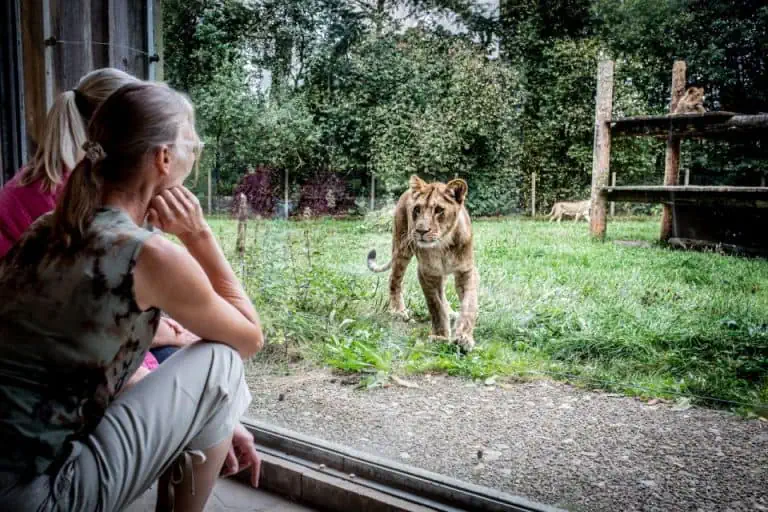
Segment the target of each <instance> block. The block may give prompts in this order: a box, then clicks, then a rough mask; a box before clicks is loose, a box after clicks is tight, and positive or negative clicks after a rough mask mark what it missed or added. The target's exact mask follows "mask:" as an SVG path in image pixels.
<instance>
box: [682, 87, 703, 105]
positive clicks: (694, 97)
mask: <svg viewBox="0 0 768 512" xmlns="http://www.w3.org/2000/svg"><path fill="white" fill-rule="evenodd" d="M685 95H686V96H688V101H689V102H691V103H698V102H701V101H703V100H704V88H703V87H689V88H688V90H687V91H686V93H685Z"/></svg>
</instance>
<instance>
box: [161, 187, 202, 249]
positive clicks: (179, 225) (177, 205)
mask: <svg viewBox="0 0 768 512" xmlns="http://www.w3.org/2000/svg"><path fill="white" fill-rule="evenodd" d="M147 220H148V221H149V222H150V223H152V225H153V226H157V227H158V228H159V229H160V230H162V231H163V232H164V233H168V234H171V235H175V236H177V237H179V238H180V239H182V241H184V238H194V237H196V236H198V235H200V234H204V233H207V232H208V231H209V229H210V228H209V227H208V223H207V222H206V221H205V217H204V216H203V209H202V207H201V206H200V201H198V199H197V197H195V195H194V194H193V193H192V192H190V191H189V190H187V189H186V188H184V187H172V188H169V189H166V190H163V191H162V192H160V193H159V194H158V195H156V196H155V197H154V198H152V201H150V203H149V210H148V211H147Z"/></svg>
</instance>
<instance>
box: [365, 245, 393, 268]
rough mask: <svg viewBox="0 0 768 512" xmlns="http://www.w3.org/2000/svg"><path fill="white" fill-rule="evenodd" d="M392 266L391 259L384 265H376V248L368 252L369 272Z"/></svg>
mask: <svg viewBox="0 0 768 512" xmlns="http://www.w3.org/2000/svg"><path fill="white" fill-rule="evenodd" d="M390 268H392V260H390V261H389V263H387V264H386V265H376V249H371V252H369V253H368V270H370V271H371V272H386V271H387V270H389V269H390Z"/></svg>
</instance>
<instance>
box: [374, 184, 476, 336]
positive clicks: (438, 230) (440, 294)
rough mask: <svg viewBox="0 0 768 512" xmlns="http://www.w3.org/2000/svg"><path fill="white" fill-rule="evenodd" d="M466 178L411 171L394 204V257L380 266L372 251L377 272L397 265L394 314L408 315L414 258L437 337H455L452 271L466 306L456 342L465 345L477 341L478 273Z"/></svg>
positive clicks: (391, 293) (391, 297) (392, 284)
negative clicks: (448, 287)
mask: <svg viewBox="0 0 768 512" xmlns="http://www.w3.org/2000/svg"><path fill="white" fill-rule="evenodd" d="M467 189H468V187H467V183H466V182H465V181H464V180H460V179H455V180H451V181H449V182H448V183H427V182H425V181H424V180H422V179H421V178H419V177H418V176H411V180H410V188H409V189H408V190H407V191H406V192H405V193H403V195H402V196H400V200H399V201H398V202H397V206H396V207H395V218H394V227H393V230H392V259H391V260H390V261H389V263H387V264H386V265H382V266H377V265H376V250H372V251H371V252H370V253H368V268H369V269H370V270H371V271H372V272H385V271H387V270H389V269H390V268H391V269H392V274H391V275H390V278H389V307H390V311H391V312H392V313H393V314H396V315H398V316H402V317H404V318H407V317H408V313H407V311H406V309H405V303H404V302H403V277H404V276H405V270H406V269H407V268H408V264H409V263H410V261H411V258H412V257H413V256H414V255H415V256H416V260H417V261H418V274H419V283H420V284H421V289H422V291H423V292H424V298H425V299H426V301H427V307H428V308H429V314H430V317H431V319H432V338H434V339H443V340H450V339H451V324H450V317H451V315H452V313H453V312H452V311H451V307H450V305H449V304H448V300H447V299H446V297H445V281H446V278H447V277H448V276H449V275H450V274H453V276H454V280H455V283H456V291H457V292H458V295H459V300H460V301H461V311H460V313H459V317H458V320H457V322H456V332H455V338H454V341H455V343H456V344H458V345H459V346H460V347H461V348H462V349H463V350H465V351H469V350H472V348H473V347H474V346H475V340H474V338H473V331H474V328H475V322H476V320H477V284H478V274H477V269H476V268H475V260H474V254H473V246H472V224H471V222H470V219H469V213H467V209H466V208H465V207H464V200H465V198H466V196H467Z"/></svg>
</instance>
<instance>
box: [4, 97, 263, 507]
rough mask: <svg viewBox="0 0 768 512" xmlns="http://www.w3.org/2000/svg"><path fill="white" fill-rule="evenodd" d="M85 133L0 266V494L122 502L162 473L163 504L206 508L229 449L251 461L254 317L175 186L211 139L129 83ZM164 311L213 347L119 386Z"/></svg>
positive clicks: (257, 332) (185, 352)
mask: <svg viewBox="0 0 768 512" xmlns="http://www.w3.org/2000/svg"><path fill="white" fill-rule="evenodd" d="M87 139H88V140H87V141H86V143H85V144H84V146H83V147H84V150H85V158H83V160H82V161H81V162H80V163H79V164H78V165H77V166H76V168H75V169H74V170H73V171H72V173H71V176H70V177H69V181H68V183H67V185H66V187H65V188H64V192H63V195H62V197H61V198H60V200H59V202H58V204H57V206H56V209H55V211H54V212H53V213H51V214H46V215H43V216H42V217H40V218H39V219H38V220H37V221H35V222H34V223H33V224H32V226H31V227H30V228H29V229H28V230H27V231H26V232H25V233H24V234H23V235H22V237H21V239H20V240H19V242H18V243H17V244H16V245H15V246H14V247H13V248H12V249H11V250H10V252H9V253H8V254H7V255H6V257H5V258H3V259H2V261H0V340H2V343H0V439H3V441H4V443H5V444H4V449H3V450H2V452H0V503H3V507H4V508H5V509H7V510H19V511H24V510H35V511H45V510H51V511H52V510H72V511H79V510H82V511H104V512H112V511H116V510H121V509H122V508H124V507H126V506H127V505H128V504H130V503H131V502H132V501H134V500H135V499H136V498H137V497H138V496H140V495H141V494H142V493H143V492H145V491H146V490H147V489H148V488H149V487H150V486H151V485H152V484H153V483H154V482H155V481H156V480H158V478H160V481H161V485H160V491H161V492H160V495H159V497H158V508H159V509H160V510H167V509H174V508H175V509H177V510H179V511H185V512H186V511H190V512H194V511H201V510H203V508H204V506H205V503H206V501H207V499H208V497H209V495H210V493H211V490H212V489H213V486H214V483H215V481H216V478H217V477H218V476H219V474H220V472H221V469H222V465H223V464H224V460H225V458H226V457H227V455H228V451H229V450H230V447H233V448H234V449H233V451H234V453H235V454H236V455H237V456H238V458H239V460H238V461H237V463H238V465H239V466H248V465H249V464H255V467H254V469H256V468H257V466H258V456H257V455H256V453H255V449H254V446H253V442H252V441H253V440H252V437H251V436H250V434H248V433H247V432H246V431H245V430H244V429H243V428H242V426H241V425H240V424H239V421H238V420H239V418H240V416H241V415H242V414H243V413H244V412H245V410H246V408H247V405H248V403H249V401H250V394H249V391H248V388H247V386H246V384H245V381H244V378H243V364H242V359H243V358H247V357H249V356H250V355H252V354H253V353H255V352H257V351H258V350H260V349H261V347H262V345H263V335H262V331H261V325H260V322H259V318H258V315H257V313H256V311H255V310H254V308H253V305H252V304H251V301H250V299H249V298H248V296H247V295H246V293H245V292H244V290H243V287H242V285H241V284H240V282H239V281H238V279H237V278H236V276H235V275H234V273H233V271H232V269H231V267H230V265H229V263H228V262H227V260H226V259H225V257H224V254H223V252H222V250H221V247H220V246H219V244H218V242H217V241H216V238H215V236H214V234H213V232H212V231H211V229H210V227H209V226H208V224H207V223H206V221H205V219H204V217H203V215H202V209H201V208H200V204H199V202H198V201H197V199H196V198H195V197H194V195H192V194H191V193H190V192H189V191H188V190H187V189H186V188H184V187H183V185H182V183H183V181H184V179H185V178H186V177H187V176H188V175H189V174H190V173H191V170H192V168H193V165H194V162H195V160H196V159H197V157H198V155H199V149H200V141H199V139H198V137H197V134H196V132H195V128H194V112H193V109H192V106H191V104H190V103H189V101H187V99H186V98H185V97H184V96H182V95H181V94H179V93H177V92H176V91H173V90H172V89H170V88H168V87H165V86H162V85H159V84H150V83H135V84H128V85H125V86H123V87H121V88H120V89H119V90H117V91H116V92H115V93H113V94H112V95H111V96H109V98H107V99H106V100H105V101H104V103H103V104H102V105H101V106H100V107H98V108H97V109H96V112H95V113H94V115H93V119H92V120H91V123H90V125H89V127H88V133H87ZM147 220H149V221H150V222H151V223H152V224H153V225H154V226H156V227H158V228H159V229H161V230H162V231H164V232H166V233H169V234H172V235H175V236H176V237H177V238H178V239H179V240H180V241H181V242H182V244H183V245H184V247H181V246H179V245H177V244H175V243H173V242H171V241H170V240H168V239H166V238H165V237H162V236H157V234H156V232H154V231H148V230H146V229H144V228H143V227H142V226H144V225H145V222H146V221H147ZM161 310H162V311H166V312H168V313H169V314H170V315H171V316H172V317H174V318H176V319H178V320H179V321H180V322H181V323H182V324H183V325H185V326H188V327H189V328H190V329H191V330H192V331H193V332H195V333H197V334H198V335H200V336H201V337H202V338H203V339H204V340H216V342H208V341H205V342H203V341H200V342H197V343H193V344H191V345H190V346H188V347H185V348H183V349H181V350H180V351H179V352H177V353H176V354H175V355H174V356H173V357H171V358H170V359H169V360H168V361H167V362H165V363H163V364H162V365H161V366H160V367H159V368H158V369H157V370H155V371H153V372H152V373H150V374H149V375H148V376H147V377H145V378H143V379H141V380H140V381H139V382H138V383H137V384H135V385H134V386H133V387H132V388H130V389H129V390H127V391H126V392H123V393H121V390H122V389H123V388H124V386H125V384H126V382H127V380H128V379H129V378H130V376H131V375H132V374H133V372H134V371H135V370H136V368H137V367H138V366H139V364H140V363H141V360H142V358H143V357H144V354H145V353H146V351H147V349H148V347H149V344H150V342H151V341H152V337H153V336H154V334H155V331H156V329H157V326H158V322H159V320H160V311H161ZM254 473H255V474H258V471H254ZM161 477H162V478H161ZM254 483H256V482H254ZM165 491H168V492H165ZM174 491H175V492H174Z"/></svg>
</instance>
